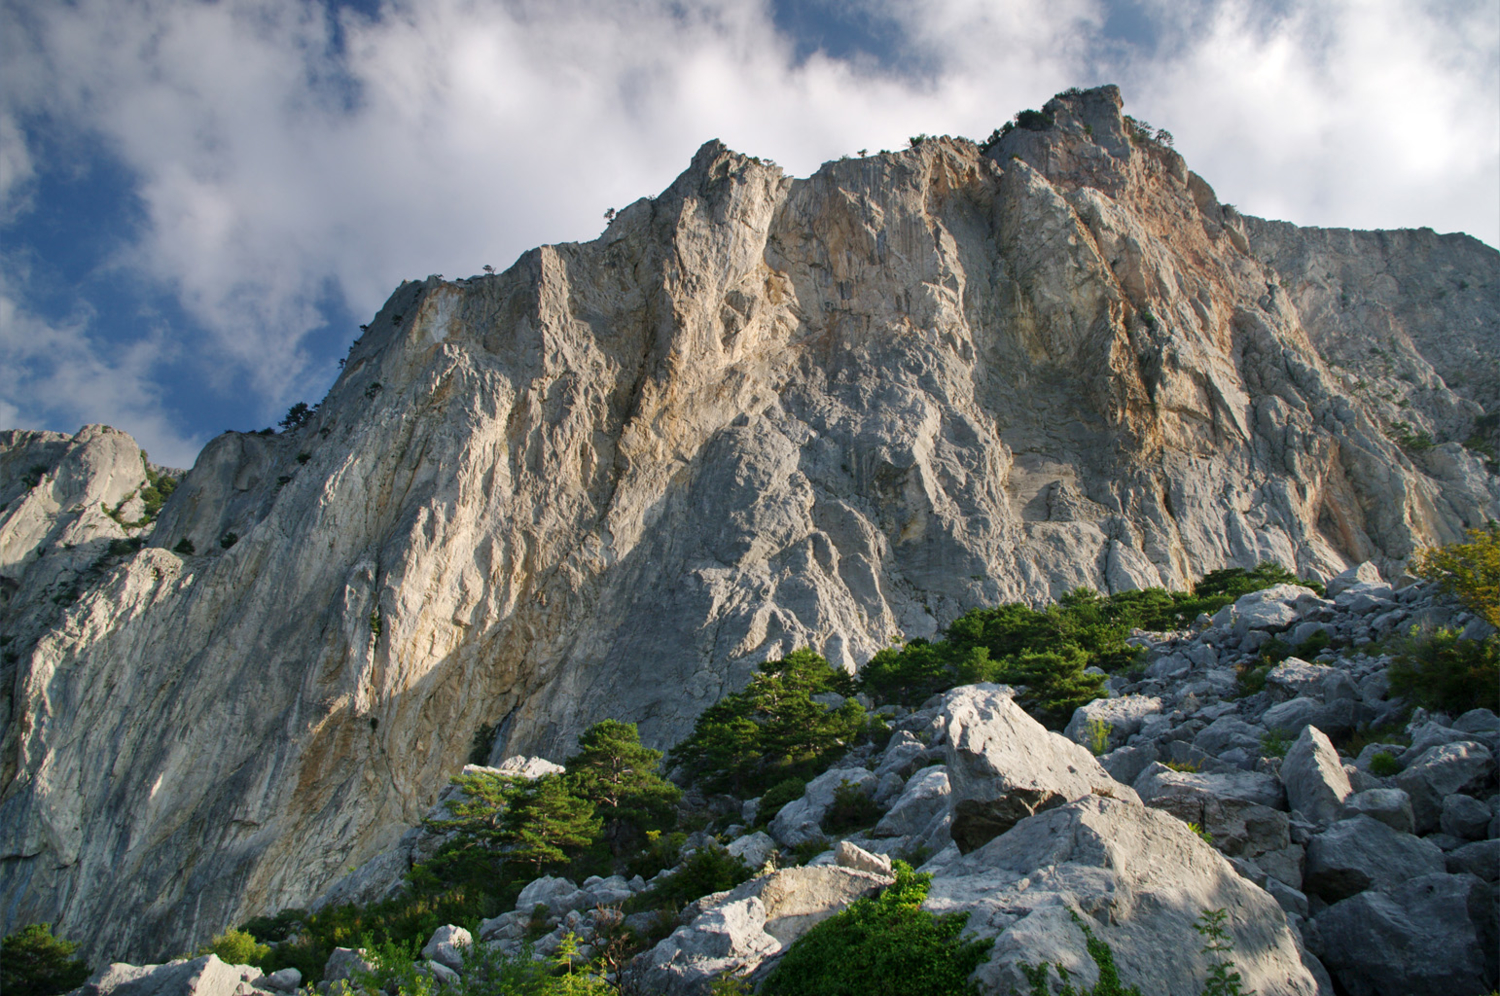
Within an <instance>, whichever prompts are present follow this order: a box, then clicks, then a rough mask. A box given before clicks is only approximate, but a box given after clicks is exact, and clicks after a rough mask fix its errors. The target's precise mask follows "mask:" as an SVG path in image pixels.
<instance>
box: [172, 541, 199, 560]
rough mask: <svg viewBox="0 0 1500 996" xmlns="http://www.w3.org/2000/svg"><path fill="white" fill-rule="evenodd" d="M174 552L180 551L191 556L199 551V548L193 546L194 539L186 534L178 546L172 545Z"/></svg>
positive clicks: (178, 542)
mask: <svg viewBox="0 0 1500 996" xmlns="http://www.w3.org/2000/svg"><path fill="white" fill-rule="evenodd" d="M172 552H173V553H180V554H182V555H183V556H186V557H191V556H192V555H193V554H194V553H196V552H197V548H196V547H194V546H193V541H192V540H190V539H188V538H187V537H186V536H184V537H183V538H182V539H180V540H178V541H177V545H176V546H174V547H172Z"/></svg>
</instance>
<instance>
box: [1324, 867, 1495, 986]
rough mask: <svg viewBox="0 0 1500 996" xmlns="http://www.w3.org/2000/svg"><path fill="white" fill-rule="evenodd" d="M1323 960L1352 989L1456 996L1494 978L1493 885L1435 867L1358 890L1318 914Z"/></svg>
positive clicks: (1491, 982)
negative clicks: (1386, 885) (1382, 887)
mask: <svg viewBox="0 0 1500 996" xmlns="http://www.w3.org/2000/svg"><path fill="white" fill-rule="evenodd" d="M1316 923H1317V928H1318V937H1319V940H1320V944H1321V950H1320V952H1319V954H1320V957H1321V958H1322V960H1323V963H1324V964H1325V965H1326V966H1327V967H1328V970H1329V971H1330V972H1332V973H1333V974H1334V976H1335V977H1336V978H1337V980H1338V981H1339V983H1340V984H1341V985H1342V986H1343V988H1344V989H1345V990H1346V991H1347V992H1349V993H1350V994H1352V996H1457V994H1459V993H1475V994H1479V993H1488V992H1490V991H1491V990H1493V989H1494V987H1495V983H1496V963H1495V954H1496V936H1495V896H1494V890H1493V889H1492V888H1491V887H1490V886H1489V885H1487V884H1486V883H1484V882H1482V881H1481V880H1479V879H1478V878H1476V877H1474V876H1473V875H1449V874H1447V873H1442V872H1440V873H1436V874H1430V875H1422V876H1418V877H1415V878H1412V879H1410V880H1408V881H1406V882H1402V883H1400V884H1398V885H1395V886H1393V887H1392V888H1390V889H1389V890H1388V891H1386V892H1362V893H1360V894H1359V895H1357V896H1355V897H1354V898H1352V899H1347V900H1345V901H1343V902H1341V903H1335V904H1334V905H1332V906H1330V907H1328V908H1327V909H1326V910H1324V911H1323V912H1322V913H1320V914H1319V915H1318V917H1317V920H1316Z"/></svg>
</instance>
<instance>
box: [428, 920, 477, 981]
mask: <svg viewBox="0 0 1500 996" xmlns="http://www.w3.org/2000/svg"><path fill="white" fill-rule="evenodd" d="M473 943H474V936H473V935H472V934H470V933H469V932H468V931H467V930H465V929H464V928H462V927H457V926H454V925H453V924H451V923H450V924H448V925H446V926H443V927H439V928H438V929H437V930H435V931H433V932H432V937H431V938H430V939H429V940H428V941H427V944H426V946H425V947H423V948H422V957H423V958H426V959H428V960H429V961H435V962H437V963H438V964H440V965H444V966H446V967H448V968H450V969H453V970H454V971H458V970H460V969H462V968H463V967H464V952H463V949H464V948H467V947H468V946H469V945H470V944H473Z"/></svg>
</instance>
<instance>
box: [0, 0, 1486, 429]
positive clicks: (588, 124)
mask: <svg viewBox="0 0 1500 996" xmlns="http://www.w3.org/2000/svg"><path fill="white" fill-rule="evenodd" d="M0 2H3V0H0ZM1156 2H1157V4H1158V6H1157V7H1156V8H1153V10H1154V16H1155V18H1156V20H1157V21H1158V23H1159V24H1161V25H1162V26H1163V28H1164V37H1163V43H1162V45H1161V47H1160V48H1159V50H1158V52H1157V53H1156V54H1155V55H1154V56H1153V57H1152V58H1151V59H1146V58H1144V57H1141V56H1139V55H1133V54H1132V52H1131V50H1130V49H1129V47H1128V46H1127V47H1122V46H1121V45H1119V44H1118V43H1115V44H1108V45H1105V44H1103V43H1102V41H1101V38H1100V34H1099V32H1100V30H1101V26H1102V25H1103V23H1104V16H1103V15H1104V12H1105V7H1104V5H1103V4H1102V3H1100V2H1096V0H1055V2H1043V0H1025V2H1010V3H1002V4H997V3H993V2H987V0H932V2H929V3H924V4H922V5H912V4H908V3H903V2H899V0H869V3H868V6H869V8H870V9H871V10H872V11H874V12H875V13H877V14H879V16H881V17H883V18H886V19H888V20H891V21H894V22H895V23H896V24H897V25H899V27H900V29H901V35H902V37H904V39H905V43H906V44H907V45H909V46H910V52H909V53H908V54H909V55H911V56H912V58H913V62H914V63H915V64H917V65H919V66H921V67H922V70H923V71H922V72H919V73H910V72H908V73H904V74H896V73H886V72H882V71H880V70H879V68H878V65H877V64H876V63H875V62H874V61H873V60H860V61H858V62H857V63H851V62H848V61H840V60H834V59H830V58H827V57H825V56H823V55H814V56H813V57H812V58H809V59H807V60H805V61H803V62H801V63H797V62H796V61H795V60H794V57H793V45H792V44H791V42H790V41H789V40H788V39H786V38H785V37H782V36H780V35H779V34H778V33H777V32H776V30H775V28H774V26H773V20H772V17H771V15H770V12H769V9H768V7H767V6H766V5H765V4H764V3H763V2H762V0H712V2H707V3H699V4H692V5H683V4H674V3H669V2H668V0H614V2H610V0H597V2H587V0H573V2H566V0H551V2H548V0H517V2H509V3H498V2H490V0H422V2H416V0H411V2H405V0H403V2H388V3H387V4H386V5H385V6H383V7H382V8H381V10H380V12H379V14H378V16H377V17H375V18H365V17H362V16H360V15H358V14H354V13H352V12H349V11H347V10H346V11H345V12H344V13H343V14H342V15H341V16H342V18H343V20H342V22H341V24H340V27H341V29H342V36H343V39H344V50H343V52H342V53H335V52H334V50H333V37H334V25H333V24H331V23H330V21H329V20H328V18H327V16H326V15H325V13H324V9H323V8H322V7H321V6H319V5H317V4H313V3H305V2H299V0H222V2H218V3H212V4H208V3H199V2H192V0H78V2H76V3H73V4H69V5H61V4H59V5H44V6H41V7H38V8H35V9H27V10H26V11H25V13H24V15H23V14H21V13H17V8H14V7H11V6H7V7H5V8H3V10H4V15H3V16H4V17H5V18H6V19H7V20H10V21H12V22H13V25H14V26H15V27H16V28H17V30H16V31H14V32H11V31H7V32H0V33H3V34H9V35H13V36H14V37H13V40H12V41H11V42H10V43H3V49H0V54H3V55H4V56H5V62H6V66H5V67H3V68H0V91H3V93H4V96H3V97H0V101H4V103H3V104H0V169H4V170H6V171H7V172H6V174H5V175H6V177H11V178H14V179H13V181H12V180H7V181H6V182H7V183H8V184H9V187H5V186H0V196H3V195H4V192H5V190H7V189H13V190H15V191H19V192H21V193H20V194H19V195H18V196H21V195H24V192H25V191H27V190H29V189H30V186H29V184H28V181H27V179H26V178H27V177H28V176H29V175H30V171H31V170H32V169H33V164H32V159H31V153H29V152H28V151H27V149H26V146H25V145H24V143H20V142H17V141H16V140H15V139H14V131H12V132H7V131H6V123H7V122H11V121H13V120H26V119H27V116H28V115H30V116H35V115H45V116H47V117H48V119H49V120H51V121H53V122H58V123H61V124H62V125H64V126H68V127H73V128H77V129H82V130H84V131H87V132H91V133H93V134H96V135H98V136H102V137H103V138H104V139H105V141H106V143H107V145H108V147H109V148H111V149H112V150H113V152H114V153H115V154H116V155H117V156H118V157H119V159H120V160H121V162H122V163H123V164H124V165H125V166H126V167H127V168H128V169H129V170H130V171H131V172H132V174H133V175H134V176H135V177H137V178H138V180H139V183H138V186H137V189H136V193H137V194H138V196H139V197H140V199H141V203H142V205H143V207H144V211H145V216H146V218H147V221H148V224H147V225H146V227H145V230H144V233H143V235H142V237H141V238H140V240H139V241H138V242H137V243H135V244H134V245H133V246H131V247H129V248H128V250H126V251H125V252H124V253H123V255H122V257H121V259H120V260H119V261H118V263H119V265H123V266H127V267H130V268H133V269H134V270H135V271H136V272H139V273H140V274H142V275H144V276H145V277H146V278H147V279H149V280H151V281H154V282H156V283H157V284H159V285H161V286H164V287H167V288H170V289H171V291H172V293H174V294H175V295H176V297H177V298H178V300H179V301H180V302H181V303H182V305H183V307H184V308H185V309H186V310H187V311H188V312H190V313H191V314H192V315H193V316H194V317H195V318H196V319H198V320H199V321H200V322H201V323H202V325H203V327H204V328H206V329H207V330H208V331H209V337H208V339H207V340H206V341H198V342H191V343H188V342H180V341H177V340H173V339H172V335H173V334H172V333H171V332H170V331H167V330H164V331H163V332H162V333H161V334H162V335H164V336H166V337H167V339H168V340H169V342H168V343H167V345H169V346H172V347H173V348H181V349H183V350H185V351H188V352H190V353H192V354H193V355H195V356H197V357H200V358H201V360H202V363H201V366H202V369H203V370H204V371H205V376H208V377H217V378H219V380H218V383H219V384H221V385H222V387H223V388H224V389H225V390H228V389H230V385H233V384H237V383H248V384H249V386H250V389H251V390H252V391H254V392H255V393H256V395H257V396H258V397H260V398H261V399H262V402H263V408H264V410H265V411H267V412H274V411H277V410H279V409H280V408H281V407H284V405H285V404H286V403H287V402H288V401H289V400H294V399H296V398H298V397H305V396H311V395H313V394H316V393H317V390H318V388H319V387H320V386H321V385H320V383H319V382H318V378H319V377H320V376H324V375H325V374H324V373H323V371H322V370H321V369H315V368H314V366H313V365H312V364H311V362H310V360H309V354H308V348H307V347H308V339H307V337H308V336H309V335H310V334H314V332H315V330H317V329H318V328H319V326H320V324H321V323H322V321H323V316H322V313H321V312H320V310H319V304H320V302H321V301H322V300H323V299H324V298H325V295H326V294H327V293H328V292H329V291H330V289H332V291H333V292H334V293H336V294H338V295H340V296H341V297H342V298H343V299H344V300H345V301H346V302H347V303H348V305H349V307H350V308H351V309H352V310H353V311H354V312H355V313H356V314H369V313H371V312H372V311H373V310H374V309H375V308H376V307H378V305H379V303H380V302H381V301H382V300H383V299H384V297H385V296H386V295H387V294H388V293H389V292H390V290H391V289H392V288H393V287H394V286H395V284H396V283H397V282H399V281H400V280H401V279H402V278H407V277H421V276H425V275H426V274H428V273H431V272H445V273H448V274H450V275H467V274H471V273H475V272H477V271H478V270H479V269H480V268H481V267H482V266H483V265H484V264H486V263H492V264H495V265H496V266H498V267H502V268H503V267H504V266H506V265H508V264H509V263H510V262H511V261H512V260H513V259H514V258H515V256H516V255H518V254H519V253H520V252H522V251H524V250H525V249H527V248H529V247H531V246H533V245H537V244H540V243H543V242H555V241H561V240H567V239H584V238H590V237H592V236H593V235H595V234H596V233H597V232H598V231H599V229H600V227H601V224H602V221H601V218H600V215H601V214H602V212H603V211H604V209H605V208H606V207H611V206H613V207H623V206H624V205H625V204H627V203H629V202H631V201H633V200H635V199H636V198H637V197H640V196H644V195H650V194H654V193H656V192H657V191H659V190H660V189H662V188H663V187H664V186H666V184H667V183H669V182H670V181H671V179H672V177H673V176H674V175H675V174H676V173H677V172H679V171H680V170H681V169H683V168H684V167H685V166H686V164H687V162H688V159H689V158H690V156H691V154H692V152H693V150H694V149H695V148H696V147H697V146H698V145H699V144H701V143H702V142H703V141H705V140H707V139H709V138H713V137H718V138H722V139H723V140H724V141H725V142H726V143H728V144H729V145H730V146H731V147H734V148H737V149H739V150H741V151H744V152H748V153H751V154H756V155H760V156H764V157H769V158H772V159H775V160H776V161H778V162H780V163H782V164H783V165H784V166H785V167H787V168H788V169H789V170H790V171H792V172H793V173H796V174H799V175H805V174H807V173H809V172H811V171H812V170H814V169H815V168H816V167H817V166H818V164H819V163H821V162H822V161H824V160H826V159H830V158H836V157H837V156H838V155H840V154H843V153H850V152H853V151H854V150H856V149H859V148H869V149H872V150H873V149H878V148H881V147H886V148H896V147H899V146H901V145H903V144H904V143H905V139H906V136H908V135H912V134H916V133H918V132H929V133H944V132H948V133H959V134H967V135H970V136H971V137H975V138H983V137H984V136H985V135H986V134H988V132H989V130H990V129H991V128H992V127H994V126H995V125H997V124H999V123H1000V122H1002V121H1003V120H1004V119H1006V118H1007V117H1009V116H1010V114H1011V113H1013V112H1014V111H1015V110H1018V109H1020V108H1022V107H1026V106H1039V105H1040V103H1041V102H1042V101H1044V100H1045V99H1046V98H1047V97H1048V96H1050V95H1051V94H1052V93H1054V92H1056V91H1058V90H1061V89H1063V88H1065V87H1067V86H1070V85H1074V84H1082V85H1091V84H1095V83H1100V82H1107V81H1112V80H1114V81H1118V82H1120V83H1122V85H1123V86H1124V88H1125V94H1126V98H1127V100H1128V101H1129V103H1130V106H1131V109H1132V110H1134V111H1136V112H1138V113H1140V114H1141V115H1142V116H1144V117H1147V118H1150V119H1151V120H1152V121H1154V122H1155V123H1156V124H1159V125H1165V126H1167V127H1170V128H1171V129H1172V130H1173V132H1174V133H1175V134H1176V136H1177V138H1178V147H1179V148H1180V149H1182V150H1183V151H1184V153H1185V154H1186V155H1187V157H1188V160H1189V163H1190V165H1192V166H1193V167H1194V168H1195V169H1196V170H1197V171H1198V172H1199V173H1201V174H1203V175H1204V176H1205V177H1206V178H1207V179H1209V181H1210V182H1212V183H1214V184H1216V186H1217V188H1218V190H1219V191H1220V194H1221V196H1223V197H1224V198H1225V199H1226V200H1232V201H1235V202H1236V203H1238V204H1239V206H1240V207H1241V208H1242V209H1243V210H1246V211H1249V212H1252V213H1265V214H1270V215H1274V216H1281V217H1286V218H1289V219H1291V220H1294V221H1299V222H1302V223H1321V224H1341V225H1352V226H1357V227H1372V226H1375V225H1417V224H1428V225H1432V226H1434V227H1437V228H1438V229H1440V230H1448V229H1455V228H1463V229H1467V230H1469V231H1471V232H1473V233H1474V234H1477V235H1479V236H1481V237H1483V238H1485V239H1486V240H1488V241H1490V242H1492V243H1493V242H1496V241H1497V239H1500V231H1497V226H1500V207H1497V204H1496V198H1497V196H1500V194H1497V192H1496V189H1497V187H1500V162H1497V155H1500V151H1497V149H1500V140H1497V137H1496V121H1497V116H1500V115H1497V109H1496V100H1497V92H1500V85H1497V82H1496V73H1497V70H1496V68H1495V67H1496V65H1497V62H1500V59H1497V52H1496V43H1495V38H1496V36H1497V30H1496V29H1495V27H1494V25H1493V22H1494V20H1495V6H1494V4H1493V3H1469V4H1467V5H1460V6H1457V7H1442V8H1432V7H1428V6H1423V5H1421V4H1418V3H1416V2H1414V0H1410V2H1407V0H1403V2H1400V3H1392V4H1385V5H1373V6H1372V5H1367V4H1362V3H1355V2H1354V0H1328V2H1325V3H1318V4H1310V5H1306V6H1305V7H1299V8H1297V12H1294V13H1293V14H1292V15H1290V16H1287V17H1283V18H1281V19H1279V20H1270V21H1269V22H1267V21H1265V20H1264V16H1263V15H1258V14H1257V11H1258V10H1259V8H1257V7H1255V6H1252V5H1250V4H1249V3H1247V2H1244V0H1219V2H1217V3H1208V4H1205V5H1202V6H1199V7H1194V8H1191V9H1192V10H1195V11H1197V12H1198V13H1197V14H1195V15H1194V18H1193V20H1192V22H1191V23H1189V22H1187V21H1185V20H1183V15H1181V14H1180V13H1179V11H1180V10H1181V9H1183V8H1182V5H1179V4H1174V3H1169V2H1168V0H1156ZM1257 16H1260V17H1261V19H1260V20H1257ZM22 28H24V31H23V30H21V29H22ZM18 115H19V117H17V116H18ZM38 168H45V164H40V165H39V167H38ZM17 293H18V294H19V290H17ZM23 303H24V302H23ZM101 329H102V326H101V324H100V323H99V322H97V321H96V322H95V323H94V324H93V325H92V326H91V331H90V334H89V335H87V336H84V335H82V334H78V335H74V336H73V337H72V338H71V339H69V340H68V341H69V343H70V344H71V346H70V348H72V347H78V348H83V347H86V346H87V345H88V344H89V343H97V342H98V341H99V335H100V333H101ZM54 332H58V334H61V331H60V330H54ZM179 334H180V333H179ZM317 334H327V335H331V336H333V337H335V338H337V339H339V340H342V339H343V338H344V337H345V336H348V335H351V334H352V330H344V329H338V330H332V331H329V332H326V333H317ZM116 369H117V370H118V371H119V374H118V375H119V376H140V377H142V378H145V380H144V381H143V382H142V384H141V385H139V388H138V395H139V397H141V398H145V397H149V396H150V395H152V393H153V392H156V393H159V392H160V390H161V385H158V384H155V382H153V381H151V380H150V378H151V377H153V376H156V374H155V373H154V372H153V369H152V368H151V367H149V366H146V367H140V368H127V367H125V366H121V365H120V364H118V363H117V364H116ZM131 371H135V372H134V373H132V372H131ZM0 387H3V388H4V392H5V395H4V397H6V398H9V401H8V403H9V404H11V405H12V406H13V407H15V408H16V409H17V410H18V411H19V412H20V413H21V414H22V415H27V414H28V413H30V412H33V411H36V410H38V407H37V406H36V405H35V404H32V403H30V402H27V401H25V400H24V398H23V396H22V395H18V394H13V393H11V392H12V391H19V390H23V389H25V385H22V384H16V383H5V382H0ZM80 403H81V402H80ZM0 413H3V412H0ZM98 417H100V418H102V417H104V416H103V415H100V416H98ZM124 427H126V428H134V426H133V425H126V426H124ZM192 434H193V433H192V432H186V433H184V434H183V437H186V436H191V435H192ZM183 437H179V438H183Z"/></svg>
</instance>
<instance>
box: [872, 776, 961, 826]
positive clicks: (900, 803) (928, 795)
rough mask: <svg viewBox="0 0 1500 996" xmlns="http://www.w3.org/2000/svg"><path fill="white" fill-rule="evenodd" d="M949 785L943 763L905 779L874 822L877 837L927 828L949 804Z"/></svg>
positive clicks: (950, 793) (946, 809)
mask: <svg viewBox="0 0 1500 996" xmlns="http://www.w3.org/2000/svg"><path fill="white" fill-rule="evenodd" d="M951 795H952V787H951V785H950V784H949V781H948V769H947V767H946V766H944V765H941V764H939V765H935V766H933V767H931V768H923V769H922V770H921V771H918V772H917V773H916V774H915V775H912V776H911V779H910V780H909V781H907V783H906V788H905V789H904V790H903V791H902V793H901V795H900V797H899V798H898V799H897V800H896V801H895V803H894V804H893V805H892V806H891V808H890V811H889V812H887V813H886V814H885V815H884V816H882V817H881V818H880V822H879V823H877V824H875V830H874V834H875V836H877V837H906V836H911V835H912V834H919V833H923V832H924V831H926V830H927V829H928V828H929V827H930V826H931V825H932V821H933V820H935V819H937V818H939V817H940V816H942V815H943V814H945V813H946V812H948V809H949V807H950V801H951V798H950V797H951Z"/></svg>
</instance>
